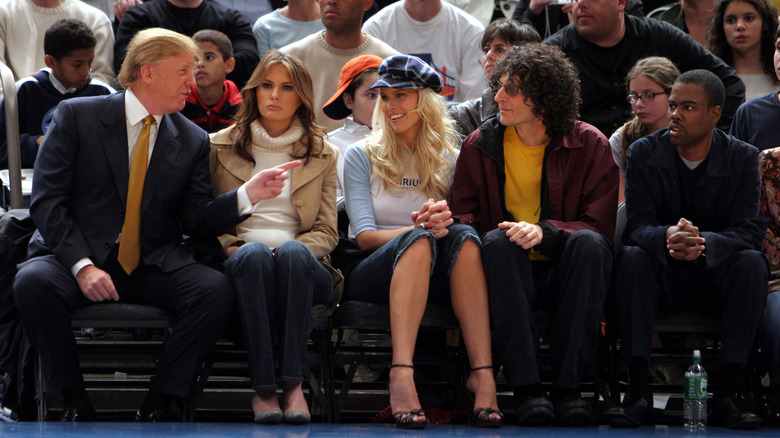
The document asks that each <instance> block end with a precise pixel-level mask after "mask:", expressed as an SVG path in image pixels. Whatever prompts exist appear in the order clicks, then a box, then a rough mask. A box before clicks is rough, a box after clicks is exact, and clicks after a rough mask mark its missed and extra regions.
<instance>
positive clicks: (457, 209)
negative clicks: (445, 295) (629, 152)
mask: <svg viewBox="0 0 780 438" xmlns="http://www.w3.org/2000/svg"><path fill="white" fill-rule="evenodd" d="M491 85H492V88H493V89H494V91H495V92H496V97H495V100H496V102H497V103H498V107H499V114H498V116H497V117H492V118H490V119H488V120H486V121H485V123H483V124H482V126H480V128H479V130H477V131H474V132H473V133H472V134H471V135H469V136H468V137H466V139H465V140H464V142H463V146H462V149H461V153H460V156H459V158H458V162H457V166H456V169H455V177H454V181H453V185H452V194H451V198H450V209H451V210H452V212H453V213H454V215H455V218H456V219H457V220H459V221H460V222H461V223H465V224H468V225H472V226H473V227H474V228H476V229H477V230H478V231H479V232H480V234H481V238H482V243H483V250H482V260H483V265H484V269H485V276H486V278H487V284H488V300H489V303H490V320H491V323H492V325H493V329H494V331H495V333H496V336H495V338H494V339H493V347H494V350H495V352H496V358H497V360H498V361H499V362H500V363H501V364H502V365H503V367H504V368H503V373H504V376H505V377H506V381H507V383H508V384H509V385H510V386H511V387H512V389H513V391H514V398H515V404H516V406H515V407H516V412H517V421H518V423H519V424H521V425H529V426H534V425H536V426H541V425H549V424H553V423H555V422H556V421H557V422H558V423H559V424H561V425H570V426H573V425H586V424H589V423H591V422H592V421H593V414H592V411H591V407H590V404H589V403H587V402H585V401H584V400H582V399H581V397H580V391H579V387H580V372H579V371H580V369H582V368H581V365H582V364H584V363H589V362H591V361H592V360H593V359H594V356H595V354H596V340H597V331H598V326H599V322H600V320H601V319H600V318H601V314H602V308H603V302H604V297H605V294H606V291H607V288H608V287H609V283H610V279H611V275H612V243H611V242H610V239H611V237H612V236H613V235H614V233H615V216H616V208H615V206H616V205H617V196H618V193H617V192H618V168H617V165H616V164H615V160H614V159H613V158H612V153H611V151H610V147H609V142H608V141H607V138H606V137H605V136H604V135H603V134H602V133H601V132H599V131H598V130H597V129H596V128H595V127H593V126H591V125H589V124H587V123H585V122H581V121H578V120H577V114H578V112H577V108H578V107H579V104H580V100H579V95H580V81H579V79H578V78H577V70H576V69H575V67H574V65H573V64H572V63H571V62H570V61H569V60H568V59H567V58H566V56H565V55H564V54H563V52H562V51H561V50H560V49H558V48H556V47H552V46H546V45H543V44H540V43H526V44H523V45H521V46H520V47H518V48H516V49H515V50H513V51H511V52H510V53H509V54H508V55H507V57H506V58H505V59H504V61H502V62H500V63H499V64H498V65H497V66H496V68H495V70H494V72H493V74H492V76H491ZM538 309H549V310H552V312H553V318H552V322H551V329H550V331H551V333H550V338H549V339H550V353H551V359H552V378H553V388H552V392H551V394H550V397H549V398H548V396H547V394H546V393H545V392H544V390H543V389H542V385H541V377H540V369H539V357H540V356H539V354H540V353H539V335H538V333H537V327H536V325H535V322H536V318H535V316H536V311H537V310H538Z"/></svg>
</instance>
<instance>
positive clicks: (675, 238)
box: [666, 217, 705, 262]
mask: <svg viewBox="0 0 780 438" xmlns="http://www.w3.org/2000/svg"><path fill="white" fill-rule="evenodd" d="M704 243H705V241H704V238H703V237H701V236H700V235H699V228H698V227H696V226H694V225H693V223H692V222H691V221H689V220H687V219H685V218H684V217H681V218H680V220H679V221H677V225H672V226H671V227H669V228H667V229H666V249H668V250H669V256H670V257H672V258H673V259H677V260H684V261H688V262H690V261H693V260H696V259H697V258H699V256H700V255H702V253H703V252H704V249H705V247H704Z"/></svg>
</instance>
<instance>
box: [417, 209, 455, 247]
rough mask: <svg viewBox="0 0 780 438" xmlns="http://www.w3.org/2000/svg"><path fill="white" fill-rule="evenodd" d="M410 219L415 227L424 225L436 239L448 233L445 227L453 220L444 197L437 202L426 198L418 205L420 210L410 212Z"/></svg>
mask: <svg viewBox="0 0 780 438" xmlns="http://www.w3.org/2000/svg"><path fill="white" fill-rule="evenodd" d="M412 221H414V225H415V227H420V225H422V226H424V227H425V229H426V230H428V231H430V232H431V233H433V237H434V238H436V239H441V238H442V237H444V236H446V235H447V234H448V233H449V230H448V229H447V227H449V226H450V225H452V223H453V222H455V220H454V219H452V212H451V211H450V207H449V205H447V201H446V200H445V199H442V200H441V201H437V202H434V201H433V199H428V200H427V201H425V203H424V204H423V205H422V207H420V210H418V211H413V212H412Z"/></svg>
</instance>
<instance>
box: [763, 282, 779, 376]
mask: <svg viewBox="0 0 780 438" xmlns="http://www.w3.org/2000/svg"><path fill="white" fill-rule="evenodd" d="M758 330H759V332H758V336H759V340H760V342H761V350H762V351H763V353H764V358H766V365H767V366H768V367H769V368H768V369H769V371H770V373H771V372H772V371H774V370H775V369H776V368H777V367H778V366H780V291H771V292H769V295H767V297H766V307H765V308H764V314H763V315H762V316H761V325H760V326H759V329H758Z"/></svg>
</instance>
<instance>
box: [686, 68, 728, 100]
mask: <svg viewBox="0 0 780 438" xmlns="http://www.w3.org/2000/svg"><path fill="white" fill-rule="evenodd" d="M674 83H675V84H694V85H698V86H700V87H702V88H703V89H704V94H705V95H706V96H707V100H708V101H709V102H708V103H709V106H710V107H714V106H719V107H721V108H723V103H724V102H725V101H726V88H725V87H724V86H723V82H721V80H720V78H719V77H717V76H716V75H715V73H713V72H711V71H709V70H702V69H697V70H689V71H686V72H685V73H683V74H681V75H680V76H679V77H678V78H677V80H676V81H674Z"/></svg>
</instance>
